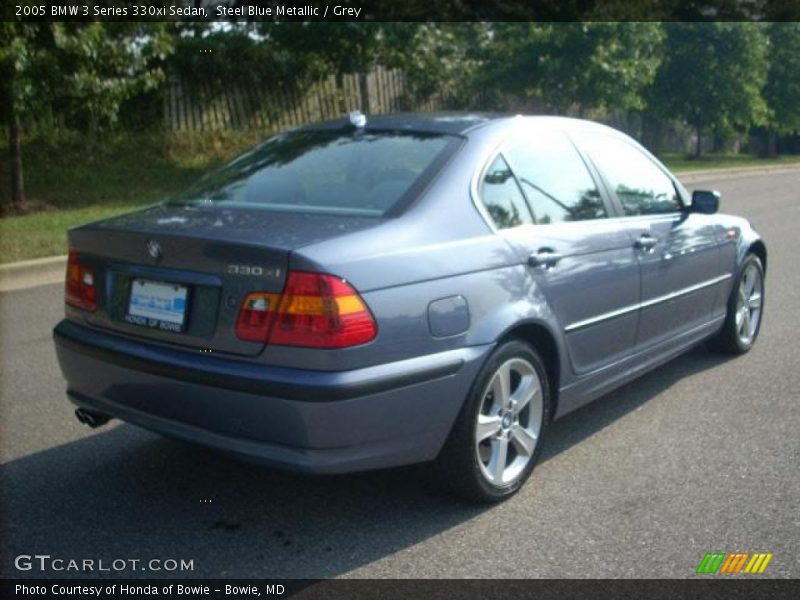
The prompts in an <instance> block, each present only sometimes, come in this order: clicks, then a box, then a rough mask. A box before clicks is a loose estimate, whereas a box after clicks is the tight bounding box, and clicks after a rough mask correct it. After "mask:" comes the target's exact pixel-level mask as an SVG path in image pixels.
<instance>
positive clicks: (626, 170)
mask: <svg viewBox="0 0 800 600" xmlns="http://www.w3.org/2000/svg"><path fill="white" fill-rule="evenodd" d="M583 141H584V144H585V146H586V150H587V151H588V152H589V154H590V155H591V157H592V160H593V161H594V163H595V164H596V165H597V167H598V168H599V169H600V170H601V171H602V172H603V174H604V175H605V176H606V178H607V179H608V181H609V183H610V184H611V187H612V188H614V191H615V192H616V194H617V198H619V201H620V203H622V209H623V210H624V211H625V215H626V216H636V215H656V214H662V213H671V212H675V211H678V210H681V201H680V198H679V197H678V192H677V191H676V190H675V186H674V185H673V184H672V180H670V178H669V177H667V176H666V174H665V173H664V172H663V171H662V170H661V169H660V168H658V166H657V165H656V164H655V163H654V162H653V161H652V160H650V158H648V157H647V156H646V155H645V154H642V152H641V151H640V150H638V149H637V148H636V147H635V146H632V145H631V144H629V143H627V142H626V141H625V140H621V139H619V138H615V137H612V136H608V135H589V136H586V137H585V138H584V140H583Z"/></svg>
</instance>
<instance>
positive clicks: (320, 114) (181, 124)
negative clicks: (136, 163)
mask: <svg viewBox="0 0 800 600" xmlns="http://www.w3.org/2000/svg"><path fill="white" fill-rule="evenodd" d="M365 94H366V96H365ZM365 104H368V106H365ZM440 105H441V100H440V99H438V98H437V97H433V98H430V99H428V100H427V101H425V102H424V103H423V104H422V105H417V106H413V107H411V106H409V105H408V94H407V85H406V79H405V77H404V75H403V73H402V71H400V70H397V69H385V68H383V67H377V68H375V69H373V70H372V71H371V72H369V73H367V74H366V75H359V74H353V75H345V76H343V77H342V78H341V79H340V80H339V81H338V82H337V79H336V78H335V77H334V76H330V77H328V78H327V79H324V80H321V81H318V82H316V83H315V84H313V85H311V86H310V87H308V88H305V89H302V90H301V89H297V88H294V87H291V86H289V85H285V86H282V87H273V88H269V89H267V88H265V87H261V86H254V85H252V84H250V85H242V84H237V83H235V82H231V83H230V84H229V85H226V86H225V88H224V89H218V88H217V89H215V88H213V87H212V86H204V85H201V84H188V83H186V82H185V81H181V79H180V78H178V77H175V76H173V77H171V78H170V81H169V84H168V86H167V89H166V93H165V94H164V122H165V123H166V125H167V126H168V127H169V128H170V129H172V130H177V131H226V130H237V129H248V128H259V129H266V130H272V131H277V130H280V129H285V128H288V127H293V126H296V125H302V124H304V123H310V122H314V121H320V120H324V119H333V118H337V117H341V116H343V115H344V113H345V112H346V111H349V110H355V109H359V110H364V109H366V110H365V112H370V113H372V114H378V113H386V112H396V111H401V110H409V109H410V108H414V109H417V110H426V111H430V110H437V109H439V108H440Z"/></svg>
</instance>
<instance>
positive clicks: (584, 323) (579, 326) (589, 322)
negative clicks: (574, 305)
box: [564, 273, 732, 333]
mask: <svg viewBox="0 0 800 600" xmlns="http://www.w3.org/2000/svg"><path fill="white" fill-rule="evenodd" d="M731 277H732V275H731V274H730V273H727V274H725V275H720V276H719V277H714V278H713V279H709V280H707V281H702V282H700V283H697V284H695V285H691V286H689V287H686V288H683V289H680V290H677V291H675V292H670V293H669V294H664V295H663V296H658V297H657V298H651V299H650V300H646V301H644V302H639V303H638V304H631V305H630V306H625V307H623V308H619V309H617V310H612V311H610V312H607V313H603V314H602V315H597V316H596V317H591V318H589V319H584V320H583V321H576V322H575V323H570V324H569V325H567V326H566V327H565V328H564V331H565V332H567V333H571V332H573V331H577V330H578V329H583V328H584V327H589V326H590V325H594V324H596V323H601V322H602V321H607V320H608V319H614V318H616V317H621V316H622V315H627V314H629V313H632V312H635V311H637V310H641V309H643V308H647V307H649V306H654V305H656V304H660V303H662V302H668V301H669V300H674V299H675V298H678V297H680V296H685V295H686V294H691V293H692V292H696V291H698V290H702V289H703V288H707V287H709V286H712V285H716V284H718V283H721V282H723V281H725V280H726V279H730V278H731Z"/></svg>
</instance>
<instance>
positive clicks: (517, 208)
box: [480, 156, 533, 229]
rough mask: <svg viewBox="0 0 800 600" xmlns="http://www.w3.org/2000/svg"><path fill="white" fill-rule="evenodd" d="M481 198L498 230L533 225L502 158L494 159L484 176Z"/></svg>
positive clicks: (517, 187)
mask: <svg viewBox="0 0 800 600" xmlns="http://www.w3.org/2000/svg"><path fill="white" fill-rule="evenodd" d="M480 197H481V201H482V202H483V205H484V206H485V207H486V210H487V211H488V212H489V215H490V216H491V217H492V220H493V221H494V224H495V226H496V227H497V228H498V229H507V228H509V227H516V226H517V225H522V224H523V223H533V218H532V217H531V213H530V211H529V210H528V207H527V205H526V204H525V198H524V197H523V195H522V192H521V191H520V189H519V186H518V185H517V182H516V180H515V179H514V176H513V174H512V173H511V168H510V167H509V166H508V163H507V162H506V161H505V160H504V159H503V157H502V156H498V157H497V158H495V159H494V161H493V162H492V164H491V165H490V166H489V168H488V169H487V171H486V175H484V176H483V182H482V183H481V189H480Z"/></svg>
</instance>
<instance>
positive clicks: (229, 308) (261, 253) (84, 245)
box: [69, 205, 381, 355]
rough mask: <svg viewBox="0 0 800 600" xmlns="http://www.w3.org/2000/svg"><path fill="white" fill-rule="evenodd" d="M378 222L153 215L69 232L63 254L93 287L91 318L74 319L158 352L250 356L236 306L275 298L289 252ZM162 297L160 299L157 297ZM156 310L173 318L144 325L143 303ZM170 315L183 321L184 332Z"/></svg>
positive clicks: (245, 213)
mask: <svg viewBox="0 0 800 600" xmlns="http://www.w3.org/2000/svg"><path fill="white" fill-rule="evenodd" d="M380 221H381V219H378V218H374V217H355V216H351V215H350V216H335V215H321V214H305V213H299V212H278V211H272V210H264V209H258V208H241V207H235V208H222V207H219V206H171V205H159V206H155V207H151V208H148V209H145V210H142V211H138V212H134V213H130V214H126V215H122V216H119V217H114V218H111V219H107V220H104V221H98V222H96V223H90V224H88V225H85V226H82V227H79V228H76V229H73V230H71V231H70V232H69V244H70V247H71V248H73V249H74V250H76V251H77V252H78V253H79V255H80V257H81V261H82V262H84V263H85V264H86V265H88V266H89V267H91V268H92V269H94V273H95V280H96V282H97V292H98V300H99V301H98V308H97V310H96V311H94V312H82V315H83V318H84V319H85V320H86V321H87V322H88V323H90V324H91V325H93V326H96V327H100V328H103V329H111V330H115V331H119V332H121V333H125V334H127V335H131V336H136V337H144V338H148V339H152V340H154V341H158V342H159V343H164V344H169V345H181V346H187V347H191V348H195V349H198V350H200V351H203V352H209V353H211V352H225V353H233V354H240V355H255V354H258V353H259V352H260V351H261V350H262V349H263V347H264V344H263V343H260V342H249V341H245V340H241V339H239V338H238V337H237V336H236V332H235V325H236V319H237V316H238V314H239V308H240V306H241V303H242V300H243V299H244V297H245V296H246V295H247V294H248V293H250V292H257V291H261V292H278V293H279V292H281V291H282V290H283V287H284V284H285V281H286V276H287V270H288V267H289V255H290V253H291V252H292V250H294V249H295V248H298V247H300V246H304V245H306V244H311V243H314V242H318V241H322V240H325V239H329V238H331V237H335V236H338V235H343V234H346V233H350V232H353V231H358V230H360V229H365V228H367V227H371V226H374V225H377V224H378V223H379V222H380ZM154 293H155V295H154ZM162 293H164V294H167V296H165V297H160V296H159V294H162ZM133 296H135V298H134V304H135V306H134V305H132V297H133ZM162 301H163V302H167V304H168V305H169V307H168V308H169V310H171V311H172V310H177V312H173V313H169V314H168V313H163V314H165V315H167V314H168V316H165V317H159V318H157V319H154V318H152V316H153V314H155V313H152V312H148V310H150V309H148V303H150V304H149V306H150V307H154V306H155V304H153V303H154V302H155V303H159V302H162ZM170 303H172V304H170ZM157 309H158V307H155V308H153V310H157ZM160 314H161V313H160ZM177 314H182V315H183V323H182V324H178V323H177V320H178V317H177V316H175V315H177ZM142 315H144V316H142ZM173 317H175V322H173V321H171V319H173ZM165 319H170V320H165Z"/></svg>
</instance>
